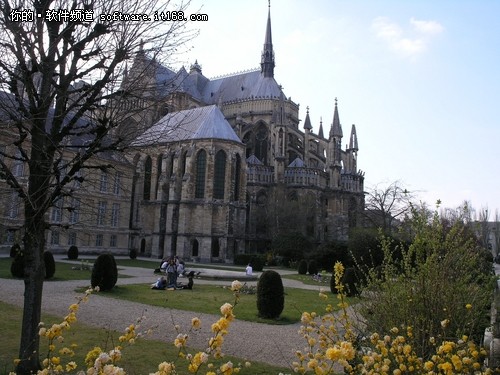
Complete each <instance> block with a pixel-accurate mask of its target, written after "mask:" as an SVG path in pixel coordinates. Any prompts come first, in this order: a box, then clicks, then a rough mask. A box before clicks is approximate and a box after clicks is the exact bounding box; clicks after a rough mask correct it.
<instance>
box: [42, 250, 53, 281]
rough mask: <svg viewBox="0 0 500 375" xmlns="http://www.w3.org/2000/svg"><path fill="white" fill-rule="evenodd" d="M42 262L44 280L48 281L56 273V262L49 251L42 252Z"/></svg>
mask: <svg viewBox="0 0 500 375" xmlns="http://www.w3.org/2000/svg"><path fill="white" fill-rule="evenodd" d="M43 262H44V264H45V278H46V279H50V278H52V277H53V276H54V274H55V273H56V261H55V260H54V255H52V253H51V252H50V251H44V252H43Z"/></svg>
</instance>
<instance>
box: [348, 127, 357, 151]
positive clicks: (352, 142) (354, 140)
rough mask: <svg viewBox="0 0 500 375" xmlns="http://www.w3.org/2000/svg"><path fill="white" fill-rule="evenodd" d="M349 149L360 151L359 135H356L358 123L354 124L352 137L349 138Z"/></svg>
mask: <svg viewBox="0 0 500 375" xmlns="http://www.w3.org/2000/svg"><path fill="white" fill-rule="evenodd" d="M349 149H350V150H354V151H358V150H359V147H358V136H357V135H356V125H354V124H352V128H351V137H350V139H349Z"/></svg>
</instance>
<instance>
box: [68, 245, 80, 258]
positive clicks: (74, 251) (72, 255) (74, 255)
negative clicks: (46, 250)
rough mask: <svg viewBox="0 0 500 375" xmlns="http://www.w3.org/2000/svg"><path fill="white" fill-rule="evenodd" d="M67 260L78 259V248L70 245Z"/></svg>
mask: <svg viewBox="0 0 500 375" xmlns="http://www.w3.org/2000/svg"><path fill="white" fill-rule="evenodd" d="M68 259H71V260H76V259H78V247H76V246H75V245H71V246H70V247H69V249H68Z"/></svg>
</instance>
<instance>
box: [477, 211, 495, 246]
mask: <svg viewBox="0 0 500 375" xmlns="http://www.w3.org/2000/svg"><path fill="white" fill-rule="evenodd" d="M489 219H490V211H489V210H488V207H481V209H480V210H479V212H478V214H477V219H476V222H477V232H478V237H479V240H480V241H481V245H482V246H483V247H484V248H485V249H489V246H490V243H489V242H490V233H491V226H490V223H489Z"/></svg>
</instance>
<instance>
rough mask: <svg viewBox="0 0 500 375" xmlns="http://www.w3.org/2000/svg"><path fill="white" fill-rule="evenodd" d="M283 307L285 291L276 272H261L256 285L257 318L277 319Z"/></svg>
mask: <svg viewBox="0 0 500 375" xmlns="http://www.w3.org/2000/svg"><path fill="white" fill-rule="evenodd" d="M284 306H285V290H284V288H283V281H282V280H281V276H280V274H279V273H278V272H276V271H273V270H267V271H264V272H262V274H261V275H260V278H259V281H258V283H257V310H258V312H259V317H261V318H265V319H277V318H279V316H280V315H281V313H282V312H283V308H284Z"/></svg>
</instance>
